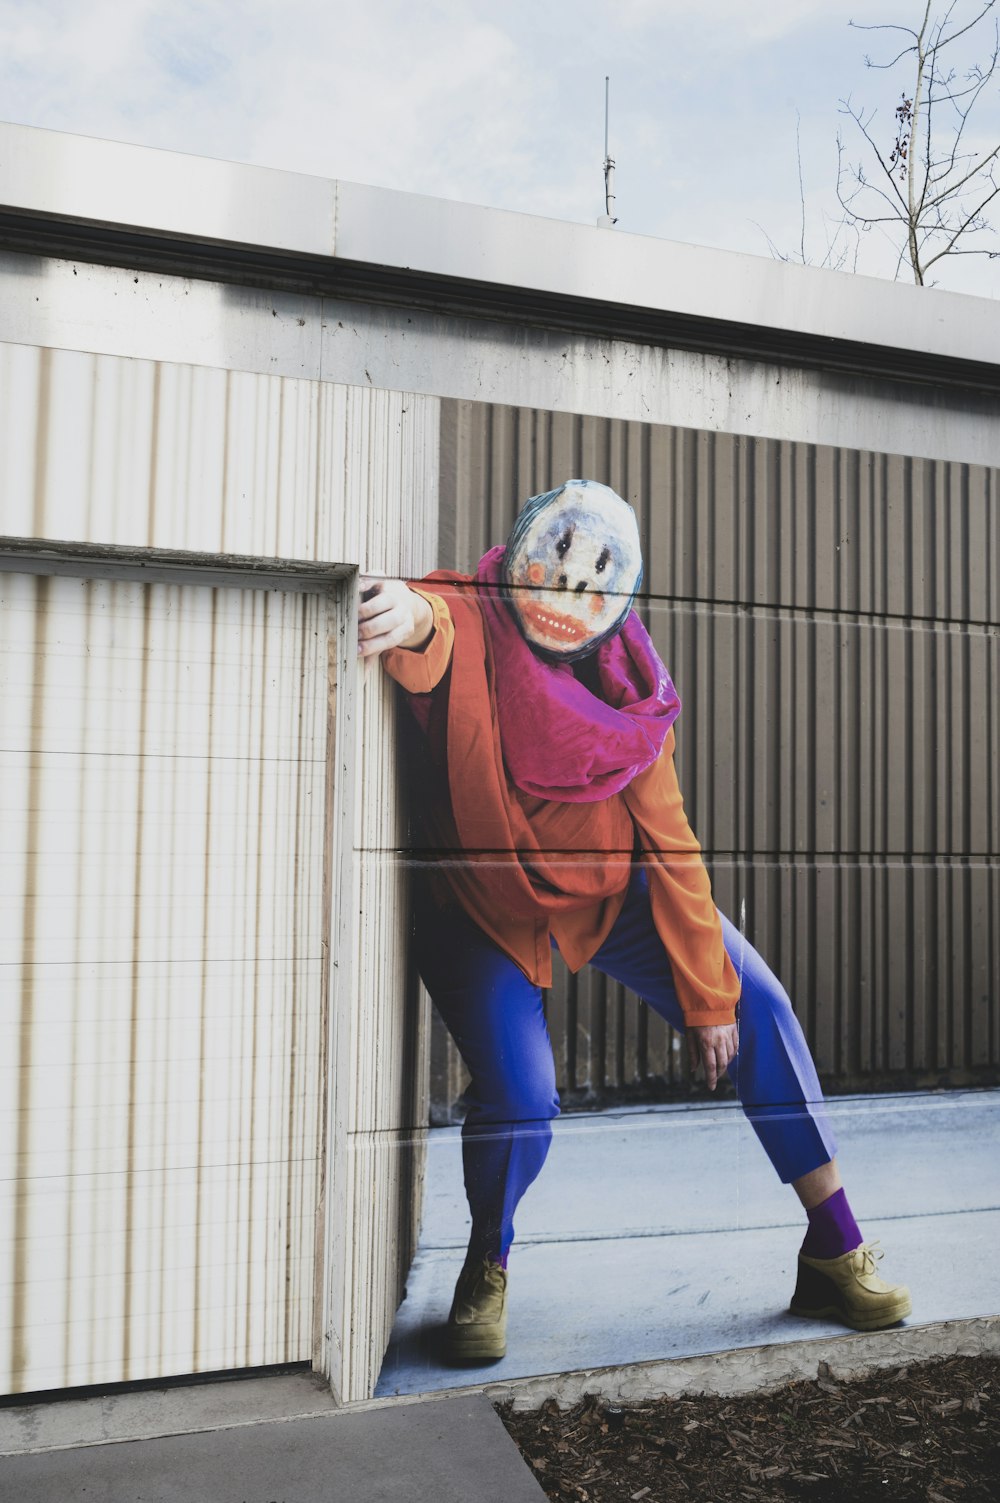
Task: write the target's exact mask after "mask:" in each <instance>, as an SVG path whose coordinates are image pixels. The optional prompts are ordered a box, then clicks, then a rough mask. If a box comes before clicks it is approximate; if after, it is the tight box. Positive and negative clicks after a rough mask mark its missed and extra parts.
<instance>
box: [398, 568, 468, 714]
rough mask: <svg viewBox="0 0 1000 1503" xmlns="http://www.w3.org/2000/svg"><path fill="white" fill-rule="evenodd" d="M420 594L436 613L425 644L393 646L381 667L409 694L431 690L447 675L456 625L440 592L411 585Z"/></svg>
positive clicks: (424, 692)
mask: <svg viewBox="0 0 1000 1503" xmlns="http://www.w3.org/2000/svg"><path fill="white" fill-rule="evenodd" d="M410 589H411V590H412V591H413V593H414V594H415V595H421V596H422V597H423V598H424V600H426V601H427V604H428V605H429V606H430V608H431V610H432V611H433V613H434V624H433V627H432V628H431V634H430V637H429V638H428V640H427V641H426V642H425V643H424V645H423V647H418V648H413V647H392V648H390V649H389V651H388V652H383V653H382V667H383V668H384V669H385V671H386V673H388V674H389V676H390V677H391V678H394V679H395V680H396V683H397V684H399V685H400V687H401V688H403V689H405V690H406V692H407V693H408V694H430V692H431V690H432V689H436V688H437V686H438V684H439V683H440V682H441V680H442V679H443V678H444V675H445V673H446V671H447V668H448V664H449V663H450V662H451V650H452V646H453V645H454V641H455V626H454V623H453V621H452V619H451V612H450V611H449V609H448V606H447V604H446V603H445V601H443V600H442V599H441V596H440V595H431V594H429V593H428V592H427V591H426V590H418V589H417V588H416V586H415V585H410Z"/></svg>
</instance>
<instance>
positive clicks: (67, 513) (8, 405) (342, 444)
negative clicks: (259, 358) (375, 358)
mask: <svg viewBox="0 0 1000 1503" xmlns="http://www.w3.org/2000/svg"><path fill="white" fill-rule="evenodd" d="M438 410H439V404H438V402H437V400H436V399H433V398H428V397H420V396H414V395H412V394H407V393H405V392H386V391H372V390H360V389H357V388H352V387H347V386H342V385H340V386H338V385H335V384H333V383H332V382H320V381H305V380H294V379H291V378H288V377H284V378H283V377H279V376H270V375H257V374H253V373H248V372H244V371H227V370H216V369H212V368H208V367H204V366H198V365H170V364H161V363H156V362H154V361H149V360H126V359H121V358H118V357H115V356H100V355H91V354H83V353H79V352H76V351H72V350H56V349H37V348H30V347H27V346H22V345H0V534H6V535H7V536H10V537H32V538H53V539H59V540H63V541H79V542H90V543H103V544H111V545H115V544H118V545H129V546H133V547H139V548H144V547H151V548H175V549H185V550H189V551H194V552H204V553H210V554H211V553H237V554H246V555H253V556H255V557H262V558H288V559H302V560H314V561H331V562H337V563H353V564H359V563H360V564H361V565H362V566H363V567H364V568H366V569H370V570H373V571H376V572H377V571H385V572H387V573H400V572H412V571H413V570H414V569H416V570H417V571H418V572H419V571H421V570H422V569H423V568H424V567H428V568H429V567H432V565H433V563H434V559H433V555H432V554H431V552H430V548H429V546H428V545H429V543H432V542H433V529H432V530H431V532H430V533H428V532H427V528H426V523H425V520H424V518H425V510H424V509H425V507H426V506H427V505H428V504H429V500H430V499H431V498H433V497H435V496H436V487H435V484H434V480H431V479H430V478H429V475H430V472H431V471H434V478H435V479H436V463H437V419H438ZM415 550H416V551H415Z"/></svg>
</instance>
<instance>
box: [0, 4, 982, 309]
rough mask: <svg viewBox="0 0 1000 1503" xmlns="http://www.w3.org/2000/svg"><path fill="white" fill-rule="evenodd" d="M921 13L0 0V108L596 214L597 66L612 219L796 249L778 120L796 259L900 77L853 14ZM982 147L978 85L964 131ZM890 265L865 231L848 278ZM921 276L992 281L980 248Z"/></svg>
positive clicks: (498, 200)
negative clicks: (863, 111)
mask: <svg viewBox="0 0 1000 1503" xmlns="http://www.w3.org/2000/svg"><path fill="white" fill-rule="evenodd" d="M923 4H924V0H768V3H767V4H766V5H756V4H753V3H751V0H703V3H700V4H696V3H694V0H575V3H570V0H550V3H548V4H542V3H539V0H507V3H505V4H503V5H497V4H496V3H491V4H485V3H482V0H425V3H424V4H423V5H420V6H415V5H413V4H404V3H403V0H356V3H353V4H347V3H345V0H88V4H87V5H85V6H81V5H80V4H79V3H78V0H74V3H68V0H0V119H5V120H13V121H17V122H20V123H23V124H29V125H38V126H45V127H48V128H51V129H55V130H64V131H72V132H76V133H78V134H83V135H92V136H102V137H106V138H110V139H113V140H120V141H132V142H137V143H139V144H141V145H146V146H158V147H165V148H167V149H170V150H174V151H186V152H195V153H198V154H201V155H206V156H213V157H222V158H227V159H230V160H235V161H242V162H252V163H259V164H262V165H266V166H270V167H278V168H286V169H291V170H295V171H299V172H308V173H316V174H319V175H321V176H325V177H341V178H346V179H349V180H353V181H357V182H367V183H375V184H379V185H381V186H385V187H390V188H401V189H407V190H410V191H414V192H418V193H427V194H433V195H438V196H441V197H446V198H457V199H463V200H466V201H468V202H473V203H480V204H488V205H491V206H494V207H500V208H507V209H521V210H524V211H525V212H528V213H533V214H546V215H550V216H552V217H554V218H558V219H570V220H576V221H582V222H588V221H589V222H593V221H594V219H595V218H596V216H597V214H598V213H600V212H601V211H602V208H603V178H602V172H601V165H602V158H603V150H604V76H605V74H610V76H611V142H610V145H611V152H612V155H613V156H614V157H615V159H616V162H617V172H616V190H617V205H616V207H617V212H618V216H619V225H620V228H621V229H625V230H630V231H633V232H636V233H639V234H647V235H656V236H662V237H666V238H668V239H676V240H684V241H689V242H694V243H697V244H704V245H713V246H724V247H727V248H730V249H734V250H742V251H750V252H752V253H754V254H758V255H767V254H769V249H768V241H769V240H770V241H771V242H773V244H774V245H775V246H776V247H777V248H779V249H780V250H783V251H786V252H788V253H792V254H795V255H797V254H798V253H799V251H800V241H801V203H800V192H799V178H798V167H797V161H796V128H797V127H796V121H797V119H798V121H799V125H798V132H799V138H800V148H799V149H800V153H801V161H802V175H803V184H804V193H805V224H806V229H805V250H806V257H807V259H810V260H813V261H816V262H821V261H822V260H823V257H824V254H825V252H826V249H827V244H828V241H829V238H830V236H831V235H832V234H833V231H834V229H835V227H836V219H837V217H838V211H837V205H836V198H835V194H834V184H835V181H836V172H837V153H836V136H837V131H838V127H840V128H842V129H844V131H845V135H846V136H847V140H848V143H849V148H850V154H851V156H852V157H855V158H856V157H857V155H858V149H857V144H856V143H854V142H852V140H851V137H850V134H849V131H848V129H847V128H848V127H849V126H850V122H849V121H845V120H844V119H843V117H842V116H841V115H840V114H839V113H838V102H839V100H840V99H842V98H843V97H845V96H851V97H852V98H853V99H854V100H855V101H856V102H858V103H862V104H864V105H866V106H867V107H868V108H875V109H877V111H878V113H877V115H876V119H875V123H874V126H873V130H874V132H875V134H876V136H877V137H878V139H879V140H880V141H884V142H885V143H886V148H887V149H891V145H892V140H893V109H894V106H895V103H896V101H897V99H898V97H899V93H900V90H901V88H902V86H903V83H904V81H905V80H904V77H903V75H902V74H899V75H898V76H897V75H896V74H894V73H886V72H877V71H873V70H870V69H866V67H865V61H864V59H865V54H866V53H869V54H870V55H871V56H872V57H873V58H874V59H882V58H887V57H891V56H892V55H893V51H894V50H895V49H894V47H893V43H894V40H895V39H894V38H893V37H892V36H891V35H889V34H887V33H872V32H869V33H864V32H860V31H858V30H856V29H852V28H851V27H850V25H849V22H850V21H851V20H854V21H855V22H858V23H862V24H867V25H873V24H876V23H891V22H897V23H900V24H904V25H910V26H916V25H918V24H919V21H920V18H921V16H922V12H923ZM956 6H957V10H956V14H958V13H960V12H961V11H962V8H963V7H964V8H965V11H966V12H967V13H968V14H970V15H971V14H973V13H974V12H975V10H976V9H978V8H979V7H978V5H977V4H976V0H956ZM982 52H983V48H982V46H980V47H979V48H978V55H980V56H981V55H982ZM975 55H976V54H975V53H966V54H965V55H963V56H961V57H957V58H956V61H958V62H959V63H960V64H961V66H962V67H964V66H966V65H967V64H968V62H970V61H972V60H974V58H975ZM996 141H1000V87H998V86H997V85H993V86H992V87H991V89H990V90H989V91H988V92H987V93H984V95H983V97H982V100H981V104H980V109H979V114H978V130H977V134H976V144H983V145H985V144H986V143H989V145H991V146H992V145H993V144H994V143H995V142H996ZM997 222H998V224H1000V212H998V214H997ZM841 243H843V242H841ZM998 243H1000V232H998ZM894 267H895V253H894V251H893V250H892V248H891V246H890V245H889V244H888V243H887V241H886V239H885V237H884V236H882V235H881V234H880V232H879V231H877V230H876V231H873V232H871V233H870V234H869V235H867V236H865V237H864V239H863V240H862V242H861V247H860V253H859V259H858V262H857V269H858V270H859V271H866V272H869V273H872V274H876V275H892V274H893V270H894ZM935 275H936V276H937V279H938V281H939V284H940V285H942V286H946V287H949V288H954V289H956V290H963V291H970V292H977V293H980V294H986V295H989V296H996V295H998V294H1000V260H997V261H988V260H985V259H981V258H979V257H965V258H962V259H958V260H953V261H946V262H944V263H941V264H940V265H939V267H938V268H937V270H936V273H935Z"/></svg>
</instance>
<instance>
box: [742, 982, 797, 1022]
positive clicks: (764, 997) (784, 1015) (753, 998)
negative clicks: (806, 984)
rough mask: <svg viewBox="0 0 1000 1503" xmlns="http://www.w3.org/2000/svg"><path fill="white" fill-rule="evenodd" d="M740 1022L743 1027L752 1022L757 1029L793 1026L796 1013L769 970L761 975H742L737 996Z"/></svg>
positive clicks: (783, 989)
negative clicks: (740, 988)
mask: <svg viewBox="0 0 1000 1503" xmlns="http://www.w3.org/2000/svg"><path fill="white" fill-rule="evenodd" d="M739 1022H740V1025H741V1026H742V1027H744V1028H745V1027H748V1026H750V1025H751V1023H752V1025H753V1026H754V1027H755V1028H756V1029H758V1030H760V1029H771V1028H773V1029H776V1030H777V1031H778V1032H779V1033H784V1032H786V1031H787V1029H788V1028H789V1027H790V1026H794V1022H795V1013H794V1010H793V1008H792V1004H791V999H790V998H789V996H788V993H787V992H786V991H785V988H784V987H783V986H782V984H781V982H780V981H779V980H778V978H777V977H776V976H774V975H772V973H771V972H770V971H767V972H766V973H765V974H764V975H763V976H760V977H753V978H752V979H751V978H745V980H744V985H743V992H742V995H741V997H740V1010H739Z"/></svg>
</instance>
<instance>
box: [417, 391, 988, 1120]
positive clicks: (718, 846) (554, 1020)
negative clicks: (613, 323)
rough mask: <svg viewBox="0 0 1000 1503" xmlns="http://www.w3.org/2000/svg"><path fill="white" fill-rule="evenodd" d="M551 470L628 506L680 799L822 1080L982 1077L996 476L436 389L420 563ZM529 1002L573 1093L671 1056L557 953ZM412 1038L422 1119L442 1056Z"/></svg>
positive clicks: (642, 1023)
mask: <svg viewBox="0 0 1000 1503" xmlns="http://www.w3.org/2000/svg"><path fill="white" fill-rule="evenodd" d="M570 476H587V477H591V478H593V479H596V480H601V481H604V482H606V483H608V484H610V485H612V486H614V487H615V489H617V490H618V491H620V493H621V494H622V495H624V496H626V497H627V499H628V500H629V501H630V502H631V503H632V504H633V505H634V506H635V507H636V509H637V511H638V514H639V517H640V523H641V527H642V531H643V540H644V553H645V558H646V583H645V586H644V594H645V600H644V602H643V611H644V614H645V616H646V619H647V621H648V624H649V626H650V629H651V631H652V633H653V636H654V640H655V641H656V644H657V646H658V648H659V650H660V652H661V654H662V656H663V657H664V659H665V661H666V662H667V664H668V666H669V668H670V670H671V672H672V674H673V676H674V679H675V681H676V683H677V686H678V689H679V691H680V695H681V699H682V702H683V704H684V710H683V713H682V715H681V717H680V719H679V721H678V726H677V732H678V769H679V773H680V778H681V786H682V788H683V789H684V794H685V803H686V806H687V809H688V813H689V816H690V818H691V823H692V826H693V828H694V830H695V831H696V833H697V835H698V837H699V839H700V841H701V843H702V846H703V849H704V850H705V853H706V858H707V860H708V863H709V866H710V869H711V871H712V875H713V882H714V888H715V893H716V898H717V901H718V903H719V906H720V907H721V908H722V909H723V910H724V911H726V912H728V913H729V914H730V916H731V917H733V918H734V921H737V922H738V921H739V915H740V909H741V906H742V905H745V916H746V933H747V936H748V938H749V939H750V941H751V942H752V943H753V944H754V945H755V946H756V947H757V948H758V949H759V950H760V951H761V952H762V954H763V955H764V957H765V958H766V959H767V960H768V962H769V963H770V964H771V966H772V967H773V968H774V969H775V970H776V972H777V973H778V975H779V976H780V977H781V978H782V980H783V981H784V982H785V984H786V986H787V988H788V990H789V992H790V994H791V996H792V999H793V1002H794V1004H795V1006H796V1010H797V1011H798V1014H799V1016H800V1018H801V1019H802V1021H803V1023H804V1025H805V1028H806V1032H807V1034H808V1037H809V1040H810V1043H811V1045H812V1047H813V1049H814V1051H815V1056H816V1061H817V1065H818V1068H819V1070H820V1073H821V1075H822V1076H823V1077H824V1079H825V1082H826V1083H827V1084H828V1085H831V1086H835V1087H840V1088H866V1087H875V1086H883V1085H887V1086H893V1085H903V1084H906V1083H916V1082H927V1081H931V1080H936V1079H941V1080H947V1081H952V1082H959V1081H969V1080H976V1079H996V1078H997V1067H998V1065H1000V860H998V858H1000V630H998V628H1000V513H998V498H1000V472H998V471H996V470H989V469H985V468H983V467H980V466H970V465H961V464H956V463H938V462H932V461H922V460H916V459H908V458H905V457H900V456H894V455H881V454H871V453H862V452H857V451H851V450H843V449H841V450H838V449H833V448H825V447H819V446H815V445H807V444H795V443H788V442H779V441H775V440H766V439H753V438H746V437H733V436H730V435H726V434H721V433H708V432H698V431H694V430H690V429H680V428H670V427H665V426H658V425H651V424H641V423H627V422H618V421H609V420H603V419H600V418H591V417H574V416H571V415H565V414H555V413H547V412H539V411H535V410H532V409H527V408H510V407H498V406H491V405H488V404H480V403H472V402H446V403H443V404H442V517H441V540H442V545H441V559H440V562H441V564H442V565H443V566H446V567H449V566H450V567H456V568H461V569H468V568H471V567H473V566H474V563H475V560H476V559H477V558H478V557H479V556H480V554H481V553H482V552H483V551H484V550H485V549H486V548H487V547H488V546H490V545H492V544H494V543H497V542H500V541H502V540H503V538H504V537H505V536H506V534H507V532H508V530H509V527H510V525H511V521H512V519H513V517H514V515H515V512H516V510H517V508H518V506H519V505H520V503H521V502H522V501H523V499H524V498H525V497H527V496H529V495H532V494H535V493H537V492H539V491H542V490H545V489H546V488H548V487H549V486H551V485H554V484H558V483H559V482H560V481H561V480H564V479H567V478H569V477H570ZM548 1007H549V1021H550V1029H551V1031H552V1033H553V1042H554V1047H555V1050H556V1056H557V1062H558V1066H559V1075H560V1085H561V1087H562V1089H563V1091H564V1092H565V1093H566V1095H567V1098H568V1101H569V1102H570V1103H572V1102H574V1101H576V1102H578V1103H579V1102H588V1101H589V1102H594V1103H600V1102H602V1101H606V1100H609V1099H613V1098H614V1097H616V1096H621V1095H627V1094H629V1093H634V1094H639V1095H642V1094H650V1093H651V1094H654V1095H656V1094H663V1092H664V1090H665V1089H669V1088H670V1087H671V1086H673V1085H674V1084H675V1083H678V1082H681V1081H682V1080H683V1079H684V1076H685V1066H684V1062H683V1058H682V1055H681V1052H680V1050H679V1049H678V1048H677V1041H676V1040H674V1039H671V1038H670V1036H669V1035H668V1033H667V1031H666V1030H665V1029H664V1027H663V1025H662V1024H661V1023H660V1022H659V1020H658V1019H656V1018H654V1017H649V1016H647V1010H646V1009H645V1008H640V1007H639V1006H638V1005H637V1003H636V1002H635V1000H634V999H632V998H630V997H627V996H626V995H625V994H624V993H623V992H622V989H621V988H620V987H617V986H615V985H613V984H612V983H609V982H606V981H605V980H604V979H603V978H601V977H599V976H596V975H593V974H583V975H581V976H579V977H578V978H576V979H575V980H574V979H570V978H565V977H563V978H562V979H561V980H560V982H559V983H558V984H557V986H556V987H555V988H554V989H553V991H552V993H551V995H550V997H549V999H548ZM433 1047H434V1059H435V1087H434V1095H435V1110H436V1114H437V1116H438V1119H440V1117H441V1116H442V1115H447V1110H448V1107H449V1104H450V1102H451V1101H452V1100H453V1099H454V1096H455V1094H456V1093H457V1090H458V1089H460V1086H461V1074H460V1071H459V1069H458V1066H457V1064H456V1060H455V1056H454V1053H453V1051H452V1050H451V1047H450V1045H449V1046H447V1048H446V1047H445V1043H444V1040H443V1037H442V1034H441V1031H440V1028H438V1029H437V1031H436V1034H435V1040H434V1046H433Z"/></svg>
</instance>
